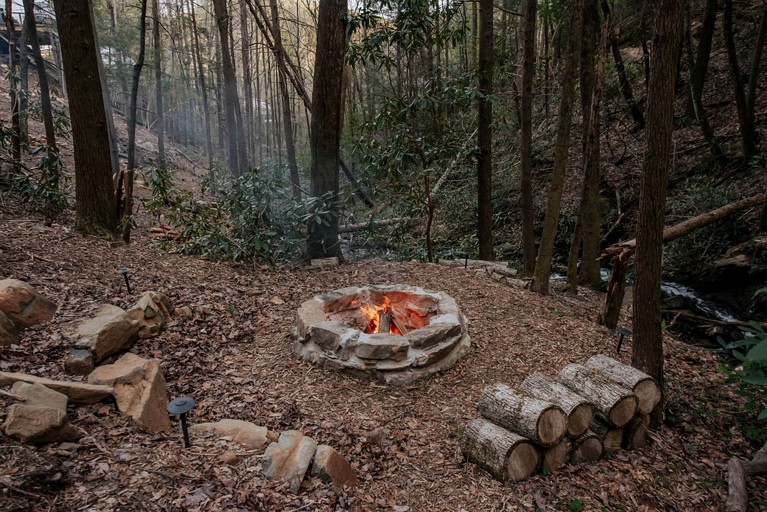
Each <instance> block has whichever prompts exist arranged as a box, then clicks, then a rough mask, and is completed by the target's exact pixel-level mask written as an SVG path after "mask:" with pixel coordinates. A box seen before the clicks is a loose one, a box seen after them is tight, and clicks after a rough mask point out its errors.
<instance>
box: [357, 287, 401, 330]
mask: <svg viewBox="0 0 767 512" xmlns="http://www.w3.org/2000/svg"><path fill="white" fill-rule="evenodd" d="M389 311H392V307H391V300H390V299H389V297H386V296H384V301H383V304H381V305H380V306H378V305H370V304H362V305H360V312H361V313H362V315H363V316H364V317H365V318H367V319H368V326H367V329H365V332H366V333H368V334H376V333H378V332H380V325H379V321H378V320H379V318H378V316H379V312H383V313H388V312H389ZM389 332H391V333H392V334H401V333H400V331H399V329H397V326H396V325H394V323H392V324H391V326H390V329H389Z"/></svg>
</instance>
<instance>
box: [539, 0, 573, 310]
mask: <svg viewBox="0 0 767 512" xmlns="http://www.w3.org/2000/svg"><path fill="white" fill-rule="evenodd" d="M570 8H571V16H570V34H569V45H568V46H569V48H568V57H567V62H566V63H565V69H564V73H563V76H562V101H561V103H560V107H559V119H558V121H557V142H556V147H555V150H554V169H553V171H552V176H551V182H550V184H549V197H548V203H547V206H546V217H545V219H544V221H543V233H542V234H541V242H540V247H539V248H538V259H537V260H536V262H535V274H534V276H533V282H532V285H531V289H532V290H533V291H535V292H538V293H540V294H543V295H546V294H548V293H549V276H550V274H551V260H552V258H553V256H554V242H555V239H556V236H557V224H558V221H559V214H560V209H561V203H562V189H563V187H564V181H565V168H566V167H567V161H568V150H569V149H570V122H571V120H572V109H573V103H574V101H573V100H574V97H575V76H576V75H575V74H576V73H577V71H578V65H579V60H580V53H581V49H580V41H581V30H582V29H581V26H582V23H583V0H575V1H574V2H573V3H572V4H571V6H570Z"/></svg>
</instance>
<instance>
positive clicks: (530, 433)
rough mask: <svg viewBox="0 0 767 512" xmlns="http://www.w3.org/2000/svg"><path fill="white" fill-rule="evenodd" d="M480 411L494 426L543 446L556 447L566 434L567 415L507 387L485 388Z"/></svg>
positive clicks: (541, 401) (547, 403)
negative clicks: (511, 431) (516, 433)
mask: <svg viewBox="0 0 767 512" xmlns="http://www.w3.org/2000/svg"><path fill="white" fill-rule="evenodd" d="M477 409H479V412H480V413H481V414H482V416H484V417H485V418H487V419H489V420H490V421H492V422H493V423H495V424H497V425H500V426H502V427H504V428H506V429H509V430H513V431H514V432H518V433H519V434H522V435H523V436H525V437H527V438H529V439H532V440H533V441H535V442H536V443H538V444H540V445H541V446H553V445H555V444H557V443H558V442H559V441H560V440H561V439H562V437H563V436H564V435H565V433H566V432H567V415H566V414H565V412H564V411H563V410H562V409H561V408H560V407H559V406H556V405H554V404H552V403H551V402H548V401H544V400H540V399H538V398H534V397H532V396H529V395H527V394H525V393H521V392H519V391H516V390H514V389H512V388H510V387H508V386H506V385H504V384H494V385H492V386H488V387H486V388H485V389H484V391H482V396H480V398H479V401H478V402H477Z"/></svg>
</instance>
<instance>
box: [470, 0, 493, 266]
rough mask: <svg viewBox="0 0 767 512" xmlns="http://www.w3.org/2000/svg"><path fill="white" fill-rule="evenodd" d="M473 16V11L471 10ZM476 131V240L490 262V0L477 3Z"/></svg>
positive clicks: (491, 24) (491, 232) (480, 254)
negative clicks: (477, 82) (477, 84)
mask: <svg viewBox="0 0 767 512" xmlns="http://www.w3.org/2000/svg"><path fill="white" fill-rule="evenodd" d="M474 12H475V13H476V11H474ZM479 16H480V24H479V25H480V27H479V30H480V34H479V69H478V74H479V91H478V92H479V95H478V96H479V100H478V105H477V108H478V115H479V129H478V130H477V146H478V149H479V154H478V156H477V202H478V204H477V240H478V242H479V259H481V260H489V261H493V260H494V259H495V257H494V254H493V204H492V200H493V193H492V175H493V158H492V146H493V127H492V124H493V103H492V101H491V95H492V94H493V67H494V66H493V64H494V63H493V0H480V1H479Z"/></svg>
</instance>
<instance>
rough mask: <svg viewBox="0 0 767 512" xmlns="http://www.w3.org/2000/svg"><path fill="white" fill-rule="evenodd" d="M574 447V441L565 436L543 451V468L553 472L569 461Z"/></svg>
mask: <svg viewBox="0 0 767 512" xmlns="http://www.w3.org/2000/svg"><path fill="white" fill-rule="evenodd" d="M572 448H573V442H572V441H571V440H570V439H568V438H566V437H565V438H563V439H562V440H561V441H560V442H558V443H557V444H555V445H554V446H552V447H551V448H547V449H546V450H544V452H543V469H545V470H546V471H548V472H549V473H553V472H554V471H556V470H557V469H559V468H561V467H562V466H564V465H565V464H566V463H567V458H568V457H569V456H570V451H571V450H572Z"/></svg>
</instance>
